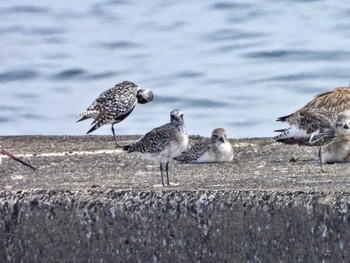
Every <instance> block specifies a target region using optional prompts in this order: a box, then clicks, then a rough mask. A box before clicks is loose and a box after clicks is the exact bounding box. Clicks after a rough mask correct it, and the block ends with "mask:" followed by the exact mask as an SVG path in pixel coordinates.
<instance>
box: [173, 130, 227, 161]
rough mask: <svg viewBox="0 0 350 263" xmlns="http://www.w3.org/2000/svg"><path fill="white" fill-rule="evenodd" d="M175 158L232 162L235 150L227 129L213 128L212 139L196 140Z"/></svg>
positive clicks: (178, 159)
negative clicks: (227, 134)
mask: <svg viewBox="0 0 350 263" xmlns="http://www.w3.org/2000/svg"><path fill="white" fill-rule="evenodd" d="M174 159H175V160H177V161H180V162H185V163H206V162H230V161H232V159H233V150H232V146H231V143H230V142H229V141H228V140H227V136H226V131H225V129H223V128H217V129H215V130H213V132H212V135H211V138H210V139H208V138H206V139H203V140H200V141H198V142H196V143H195V144H194V145H193V146H192V147H191V148H190V149H189V150H187V151H184V152H183V153H182V154H181V155H179V156H177V157H175V158H174Z"/></svg>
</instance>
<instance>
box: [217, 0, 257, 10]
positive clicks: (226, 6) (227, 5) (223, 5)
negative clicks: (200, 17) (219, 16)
mask: <svg viewBox="0 0 350 263" xmlns="http://www.w3.org/2000/svg"><path fill="white" fill-rule="evenodd" d="M250 6H251V5H249V4H242V3H233V2H218V3H216V4H213V5H211V8H212V9H217V10H231V9H241V8H247V7H250Z"/></svg>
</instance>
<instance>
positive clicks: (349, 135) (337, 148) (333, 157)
mask: <svg viewBox="0 0 350 263" xmlns="http://www.w3.org/2000/svg"><path fill="white" fill-rule="evenodd" d="M334 132H335V138H334V139H333V140H332V141H331V142H330V143H328V144H326V145H324V146H321V147H320V149H319V152H318V157H319V160H320V166H321V171H322V172H324V170H323V169H322V164H325V163H345V162H350V115H349V113H344V114H339V115H338V119H337V120H336V122H335V123H334Z"/></svg>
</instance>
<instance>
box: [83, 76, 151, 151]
mask: <svg viewBox="0 0 350 263" xmlns="http://www.w3.org/2000/svg"><path fill="white" fill-rule="evenodd" d="M152 100H153V93H152V91H151V90H149V89H146V90H143V89H140V88H139V87H138V86H137V85H136V84H135V83H133V82H130V81H124V82H122V83H119V84H117V85H115V87H113V88H111V89H109V90H106V91H104V92H103V93H101V95H100V96H99V97H98V98H97V99H96V100H95V101H94V102H93V103H92V104H91V106H90V107H88V108H87V109H86V111H84V112H82V113H80V114H79V115H78V116H79V117H81V119H79V120H78V121H77V122H79V121H83V120H86V119H89V118H93V119H94V121H93V122H92V124H93V125H94V126H93V127H92V128H91V129H90V130H89V131H88V132H87V134H89V133H91V132H93V131H94V130H96V129H98V128H100V127H101V126H102V125H105V124H112V133H113V137H114V139H115V141H116V143H117V146H119V145H118V142H117V139H116V137H115V132H114V127H113V126H114V124H116V123H119V122H121V121H122V120H124V119H125V118H126V117H128V116H129V114H130V113H131V112H132V111H133V110H134V108H135V106H136V104H137V103H140V104H145V103H148V102H151V101H152Z"/></svg>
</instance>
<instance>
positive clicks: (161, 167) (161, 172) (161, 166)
mask: <svg viewBox="0 0 350 263" xmlns="http://www.w3.org/2000/svg"><path fill="white" fill-rule="evenodd" d="M159 168H160V177H161V178H162V185H163V186H164V179H163V163H162V162H161V163H160V167H159Z"/></svg>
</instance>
